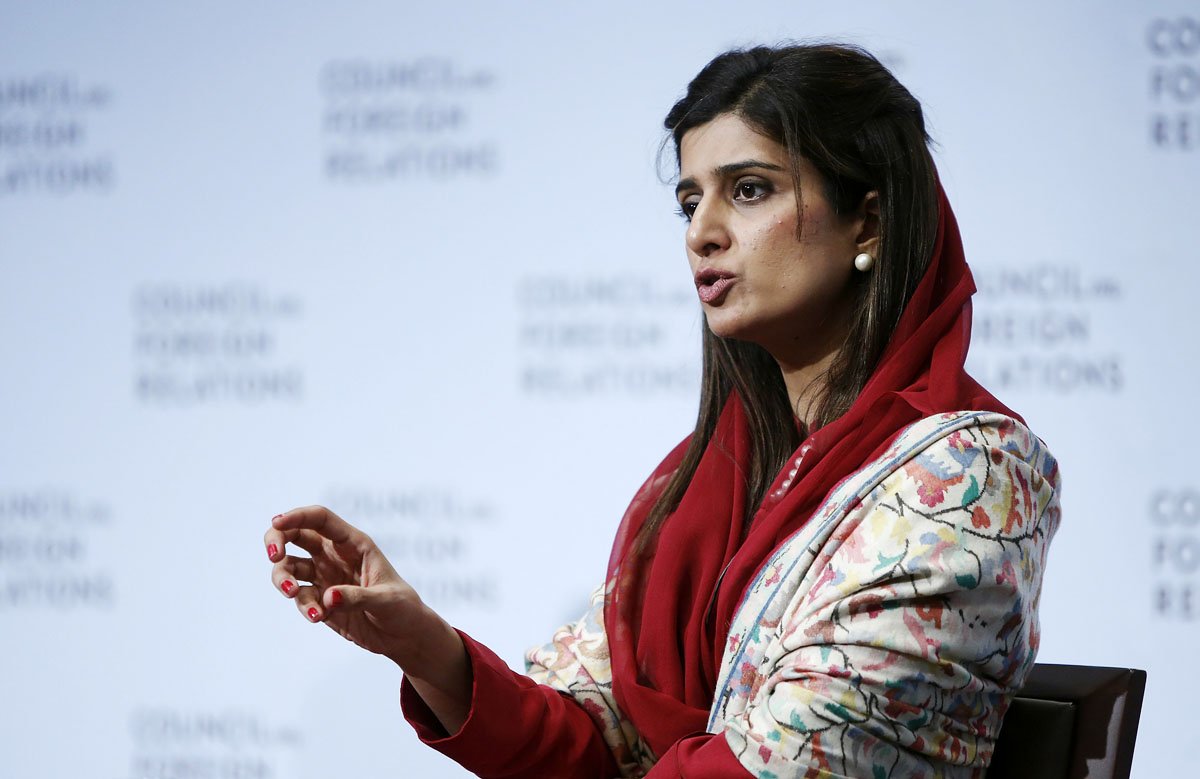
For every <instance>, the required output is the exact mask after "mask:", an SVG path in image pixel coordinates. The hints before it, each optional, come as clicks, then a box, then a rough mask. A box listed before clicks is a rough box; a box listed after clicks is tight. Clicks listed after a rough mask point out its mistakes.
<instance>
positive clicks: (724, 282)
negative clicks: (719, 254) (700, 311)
mask: <svg viewBox="0 0 1200 779" xmlns="http://www.w3.org/2000/svg"><path fill="white" fill-rule="evenodd" d="M733 283H734V275H733V274H732V273H725V272H724V271H719V270H714V269H712V268H702V269H701V270H700V271H698V272H697V273H696V292H697V293H699V295H700V302H702V303H708V304H710V305H712V304H716V303H719V302H720V301H721V298H723V297H725V293H726V292H728V291H729V288H730V287H732V286H733Z"/></svg>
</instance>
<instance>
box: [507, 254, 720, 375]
mask: <svg viewBox="0 0 1200 779" xmlns="http://www.w3.org/2000/svg"><path fill="white" fill-rule="evenodd" d="M516 296H517V309H518V312H517V313H518V319H517V346H518V348H519V352H520V365H519V368H518V382H519V385H520V390H521V391H522V392H523V393H524V394H526V395H532V396H537V397H557V398H567V399H572V398H586V397H595V396H598V395H637V396H647V395H656V394H662V393H678V392H688V393H690V392H694V391H695V390H696V388H697V387H698V385H699V381H700V371H699V368H698V367H697V364H696V360H697V358H698V356H699V353H700V344H699V327H700V325H699V321H700V316H701V315H700V313H699V311H698V307H697V304H696V296H695V293H694V292H690V291H689V290H687V289H686V288H678V289H677V288H674V287H671V286H668V285H666V284H664V283H662V282H660V281H656V280H655V279H654V278H653V277H648V276H643V277H639V276H637V275H634V274H628V273H623V274H620V275H612V276H572V275H563V274H542V275H530V276H526V277H524V278H521V279H518V281H517V287H516ZM681 323H691V326H690V327H686V326H685V325H681ZM685 327H686V329H685ZM681 330H683V331H684V332H687V333H689V334H691V335H692V336H695V337H693V338H681V337H679V336H678V335H676V334H677V333H679V332H680V331H681Z"/></svg>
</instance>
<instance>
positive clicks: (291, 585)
mask: <svg viewBox="0 0 1200 779" xmlns="http://www.w3.org/2000/svg"><path fill="white" fill-rule="evenodd" d="M279 589H281V590H283V594H284V595H291V594H292V590H294V589H296V583H295V582H291V581H284V583H283V584H281V585H279Z"/></svg>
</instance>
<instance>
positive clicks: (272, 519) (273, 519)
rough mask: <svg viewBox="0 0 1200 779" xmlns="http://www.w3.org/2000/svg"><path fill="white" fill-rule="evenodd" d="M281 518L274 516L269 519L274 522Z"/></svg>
mask: <svg viewBox="0 0 1200 779" xmlns="http://www.w3.org/2000/svg"><path fill="white" fill-rule="evenodd" d="M282 516H283V515H282V514H276V515H275V516H273V517H271V521H272V522H274V521H275V520H277V519H279V518H280V517H282Z"/></svg>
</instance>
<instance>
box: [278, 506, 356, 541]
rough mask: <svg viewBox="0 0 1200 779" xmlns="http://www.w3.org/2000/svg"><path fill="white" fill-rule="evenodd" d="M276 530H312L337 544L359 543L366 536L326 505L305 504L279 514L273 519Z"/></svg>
mask: <svg viewBox="0 0 1200 779" xmlns="http://www.w3.org/2000/svg"><path fill="white" fill-rule="evenodd" d="M271 527H272V528H274V529H275V530H281V531H288V530H312V531H315V532H316V533H317V534H318V535H320V536H323V537H325V538H328V539H329V540H330V541H332V542H333V543H335V544H357V543H359V542H360V541H361V540H362V539H363V538H365V536H364V534H363V533H362V531H360V530H358V529H357V528H355V527H354V526H353V525H351V524H350V523H349V522H347V521H346V520H344V519H342V518H341V517H339V516H338V515H337V514H334V513H333V512H332V511H330V510H329V509H327V508H325V507H324V506H305V507H304V508H298V509H292V510H291V511H287V512H284V513H283V514H277V515H276V516H274V517H273V518H272V519H271Z"/></svg>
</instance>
